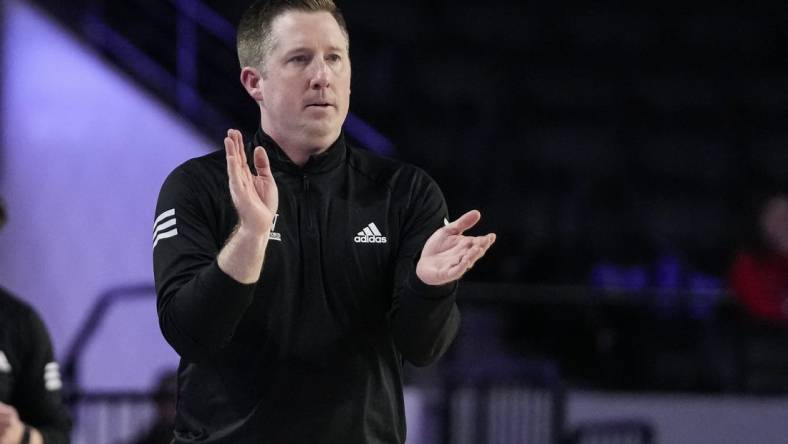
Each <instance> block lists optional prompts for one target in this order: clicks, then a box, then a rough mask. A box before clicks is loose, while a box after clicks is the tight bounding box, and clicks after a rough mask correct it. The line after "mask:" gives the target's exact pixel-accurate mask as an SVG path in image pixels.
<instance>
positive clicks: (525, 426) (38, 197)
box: [0, 0, 788, 444]
mask: <svg viewBox="0 0 788 444" xmlns="http://www.w3.org/2000/svg"><path fill="white" fill-rule="evenodd" d="M338 3H339V5H340V7H342V9H343V11H344V13H345V16H346V18H347V21H348V26H349V29H350V33H351V57H352V60H353V71H354V72H353V94H352V99H351V112H352V113H353V114H352V116H350V118H349V119H348V122H347V124H346V131H347V133H348V134H349V136H350V137H351V138H352V139H353V140H354V141H355V142H356V144H358V145H360V146H362V147H365V148H367V149H371V150H375V151H378V152H381V153H384V154H387V155H390V156H393V157H397V158H400V159H403V160H405V161H408V162H411V163H414V164H416V165H418V166H420V167H422V168H423V169H425V170H426V171H427V172H429V173H430V174H431V175H432V176H433V177H434V178H435V179H436V181H437V182H438V183H439V184H440V185H441V187H442V189H443V192H444V194H445V195H446V198H447V201H448V203H449V207H450V211H451V212H452V214H455V215H459V214H461V213H462V212H464V211H466V210H468V209H471V208H478V209H479V210H481V212H482V215H483V220H482V223H481V227H480V229H479V230H480V232H488V231H494V232H496V233H498V242H497V244H496V245H495V247H494V248H493V249H492V250H491V251H490V253H489V254H488V257H486V258H485V259H484V260H483V261H482V262H480V263H479V264H478V266H477V268H476V269H474V270H473V271H472V272H471V273H470V275H469V276H467V277H466V279H465V280H466V282H465V283H464V284H463V285H462V287H461V288H462V290H461V294H460V299H459V303H460V305H461V310H462V312H463V317H464V322H463V327H462V330H461V334H460V337H459V338H458V341H457V342H456V343H455V345H454V347H453V348H452V350H451V351H450V353H449V355H448V356H447V357H446V358H445V359H444V360H443V361H442V362H441V363H440V364H439V365H437V366H435V367H433V368H428V369H411V370H412V371H410V372H409V375H408V376H409V380H408V383H409V389H408V393H407V396H406V398H407V403H408V404H407V406H408V415H409V423H408V424H409V427H408V429H409V440H408V442H409V443H413V444H416V443H438V442H444V443H449V442H451V443H465V442H467V443H485V442H490V443H515V442H518V443H519V442H523V443H537V442H539V443H557V442H659V443H688V442H692V443H706V442H708V443H742V442H748V443H749V442H752V443H780V442H785V436H788V423H787V422H786V421H785V417H784V416H785V412H787V411H788V333H786V332H787V331H788V328H786V325H788V323H786V322H785V320H783V321H780V320H774V319H761V318H759V317H758V316H756V315H754V314H753V313H752V312H751V311H748V309H747V307H746V306H745V304H744V302H742V299H741V298H740V297H738V295H737V294H736V292H735V291H732V288H731V285H730V282H731V274H730V273H731V268H732V266H733V263H734V261H735V259H736V257H737V255H738V254H739V253H740V252H741V251H742V249H743V248H745V247H746V246H747V245H748V243H749V242H750V241H751V240H752V238H753V236H754V235H753V233H754V232H757V230H758V215H757V212H758V210H759V204H760V202H761V201H762V200H763V198H764V197H765V196H769V195H774V194H779V193H783V194H785V193H786V192H788V187H787V186H786V185H788V125H786V118H787V117H788V81H786V79H788V61H787V59H786V56H785V48H787V47H788V27H787V26H786V22H787V21H788V7H786V4H785V2H780V1H765V2H757V3H748V4H744V3H739V2H711V1H697V2H677V1H665V2H649V3H648V4H641V3H637V2H635V3H631V4H630V3H619V2H586V3H584V4H583V5H578V4H563V5H562V4H557V3H553V2H544V1H542V2H530V1H529V2H521V1H515V0H510V1H506V0H490V1H486V2H471V1H467V0H459V1H455V2H447V1H438V0H435V1H416V0H399V1H392V0H383V1H351V0H349V1H344V2H338ZM247 4H248V2H247V1H236V0H232V1H227V0H225V1H219V0H122V1H112V2H110V1H102V0H72V1H60V0H58V1H55V0H6V1H5V2H3V9H2V19H3V20H2V71H0V76H2V86H1V87H0V94H1V95H2V110H1V111H2V123H1V124H0V125H1V126H0V131H2V142H1V143H0V196H1V197H2V199H3V200H4V201H5V204H6V205H5V206H6V209H7V213H8V219H9V221H8V224H7V226H6V227H5V228H4V230H3V231H2V232H0V285H3V286H4V287H6V288H8V289H10V290H12V291H13V292H14V293H16V294H18V295H20V296H22V297H23V298H24V299H26V300H28V301H29V302H30V303H32V304H33V305H34V306H35V307H36V308H37V309H38V310H39V312H40V313H41V314H42V316H43V318H44V319H45V321H46V322H47V324H48V326H49V328H50V332H51V333H52V335H53V340H54V344H55V348H56V351H57V354H58V356H59V358H60V360H61V366H62V367H63V368H64V369H65V371H66V376H67V377H68V378H69V382H70V385H69V394H70V395H69V396H70V399H71V402H72V408H73V410H72V411H73V412H74V415H75V420H76V427H75V434H74V442H77V443H112V444H114V443H125V442H131V440H132V439H133V438H134V437H135V436H137V434H138V433H139V432H140V431H141V430H144V429H146V428H147V427H148V426H149V424H150V423H151V421H153V418H154V416H155V415H156V409H155V405H156V402H155V401H159V402H158V405H160V406H161V405H162V403H161V400H162V399H164V398H166V396H167V395H168V393H170V392H168V391H167V386H166V384H163V383H160V381H159V379H160V378H161V375H166V372H167V371H168V370H169V369H172V368H173V367H174V366H175V365H177V357H176V356H175V355H174V353H173V352H172V350H171V349H169V348H168V346H167V345H166V344H165V343H164V342H163V340H162V338H161V335H160V333H159V331H158V326H157V322H156V318H155V306H154V294H153V292H152V289H151V285H152V273H151V269H152V266H151V263H150V261H151V258H150V245H151V240H150V233H151V226H152V220H153V210H154V205H155V201H156V195H157V193H158V188H159V186H160V185H161V182H162V181H163V179H164V177H165V176H166V174H167V173H168V172H169V171H171V170H172V168H173V167H175V166H176V165H178V164H179V163H181V162H182V161H184V160H186V159H187V158H190V157H194V156H197V155H201V154H203V153H206V152H208V151H211V150H214V149H219V148H221V143H220V140H221V136H222V135H223V134H224V132H225V131H226V129H227V128H229V127H239V128H241V129H242V130H243V131H244V132H245V133H246V134H249V133H250V132H252V131H254V130H255V129H256V119H257V110H256V108H255V105H254V103H253V102H252V101H251V100H250V99H249V98H248V97H247V96H246V94H245V92H244V91H243V89H242V88H241V86H240V84H239V82H238V80H237V78H238V67H237V62H236V58H235V52H234V29H235V23H236V22H237V19H238V17H239V16H240V14H241V12H242V10H243V9H244V8H245V7H246V6H247ZM162 381H166V378H165V379H162ZM622 436H625V438H622ZM591 439H599V441H590V440H591ZM605 439H630V441H605Z"/></svg>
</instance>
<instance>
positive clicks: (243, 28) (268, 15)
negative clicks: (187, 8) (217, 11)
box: [236, 0, 350, 68]
mask: <svg viewBox="0 0 788 444" xmlns="http://www.w3.org/2000/svg"><path fill="white" fill-rule="evenodd" d="M289 11H303V12H328V13H330V14H331V15H332V16H333V17H334V19H335V20H336V21H337V23H338V24H339V28H340V29H341V30H342V33H343V34H345V39H346V40H347V41H348V46H349V45H350V37H349V34H348V32H347V25H346V24H345V18H344V17H343V16H342V12H341V11H340V10H339V8H338V7H337V5H336V4H334V2H333V1H332V0H256V1H255V2H254V3H252V5H251V6H250V7H249V8H248V9H247V10H246V12H244V13H243V15H242V16H241V21H240V23H239V24H238V36H237V41H236V44H237V46H238V62H239V63H240V64H241V68H243V67H245V66H254V67H262V66H263V62H264V60H265V56H266V55H267V54H268V53H269V52H270V51H271V49H272V47H273V43H274V42H273V41H272V38H271V25H272V24H273V23H274V20H276V18H277V17H279V16H280V15H282V14H284V13H286V12H289Z"/></svg>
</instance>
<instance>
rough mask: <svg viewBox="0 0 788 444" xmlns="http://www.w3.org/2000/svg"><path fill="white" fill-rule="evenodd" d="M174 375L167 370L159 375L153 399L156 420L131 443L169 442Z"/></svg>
mask: <svg viewBox="0 0 788 444" xmlns="http://www.w3.org/2000/svg"><path fill="white" fill-rule="evenodd" d="M176 385H177V382H176V375H175V372H174V371H168V372H166V373H164V374H163V375H162V376H161V379H159V383H158V385H157V386H156V393H155V394H154V395H153V397H154V398H153V399H154V401H155V402H156V420H155V421H154V422H153V424H151V426H150V428H149V429H148V430H146V431H145V432H143V433H141V434H140V435H139V436H138V437H136V438H135V439H133V440H132V441H131V444H169V443H170V442H171V441H172V433H173V432H172V431H173V428H174V427H175V393H176Z"/></svg>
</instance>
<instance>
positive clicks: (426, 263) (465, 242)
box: [416, 210, 495, 285]
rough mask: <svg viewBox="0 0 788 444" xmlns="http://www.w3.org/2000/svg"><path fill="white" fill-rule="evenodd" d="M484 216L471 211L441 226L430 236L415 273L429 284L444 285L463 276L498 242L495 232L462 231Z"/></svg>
mask: <svg viewBox="0 0 788 444" xmlns="http://www.w3.org/2000/svg"><path fill="white" fill-rule="evenodd" d="M480 218H481V214H479V212H478V211H475V210H474V211H469V212H467V213H465V214H464V215H462V216H461V217H460V218H459V219H457V220H456V221H454V222H452V223H451V224H448V225H446V226H445V227H442V228H440V229H438V230H437V231H436V232H435V233H433V234H432V236H430V238H429V239H427V242H426V243H425V244H424V248H423V249H422V252H421V258H420V259H419V262H418V264H416V274H417V275H418V277H419V279H421V280H422V282H424V283H425V284H428V285H442V284H446V283H449V282H452V281H455V280H457V279H459V278H461V277H462V275H463V274H465V272H466V271H467V270H468V269H470V268H471V267H472V266H473V264H474V263H476V261H477V260H479V259H480V258H481V257H482V256H484V254H485V253H486V252H487V249H489V248H490V246H491V245H492V244H493V242H495V234H488V235H486V236H465V235H464V234H463V232H464V231H465V230H467V229H469V228H471V227H472V226H474V225H476V223H477V222H478V221H479V219H480Z"/></svg>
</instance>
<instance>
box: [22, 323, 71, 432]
mask: <svg viewBox="0 0 788 444" xmlns="http://www.w3.org/2000/svg"><path fill="white" fill-rule="evenodd" d="M21 321H22V322H23V326H22V328H21V329H20V330H19V331H20V332H24V334H23V335H22V337H20V338H19V340H20V344H22V349H21V350H22V353H24V355H23V356H24V358H23V362H24V364H23V367H22V369H21V372H20V373H19V378H20V379H19V384H18V385H17V386H16V387H15V389H14V400H13V401H12V405H14V407H15V408H16V409H17V412H18V413H19V417H20V419H21V420H22V422H24V423H25V424H27V425H30V426H33V427H35V428H36V429H38V431H39V432H41V436H42V437H43V438H44V443H45V444H64V443H68V442H69V433H70V431H71V418H70V417H69V415H68V410H67V409H66V406H65V405H64V404H63V398H62V394H61V386H62V382H61V379H60V370H59V368H58V364H57V363H56V362H55V359H54V357H53V352H52V343H51V341H50V338H49V333H47V330H46V327H45V326H44V323H43V322H42V321H41V319H40V318H39V317H38V315H37V314H36V313H35V312H34V311H32V310H31V311H29V312H28V314H27V316H25V319H23V320H21Z"/></svg>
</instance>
